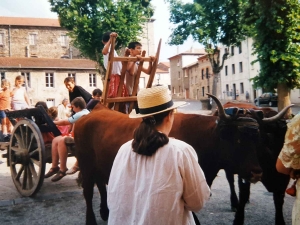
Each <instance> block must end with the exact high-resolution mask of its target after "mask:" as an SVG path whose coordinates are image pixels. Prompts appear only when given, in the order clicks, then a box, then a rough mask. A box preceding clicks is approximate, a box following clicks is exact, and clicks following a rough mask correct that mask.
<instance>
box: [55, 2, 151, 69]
mask: <svg viewBox="0 0 300 225" xmlns="http://www.w3.org/2000/svg"><path fill="white" fill-rule="evenodd" d="M150 1H151V0H118V1H115V0H49V2H50V4H51V10H52V11H53V12H56V13H57V14H58V16H59V21H60V24H61V26H62V27H65V28H66V29H67V30H69V35H70V36H71V37H72V39H73V40H74V46H75V47H77V48H78V49H79V50H80V51H81V52H82V54H83V55H84V56H85V57H88V58H90V59H92V60H95V61H97V62H98V63H100V65H102V54H101V51H102V48H103V43H102V35H103V34H104V33H105V32H108V31H114V32H117V33H118V38H117V43H116V49H119V48H121V47H125V46H126V45H127V43H128V42H129V41H132V40H137V37H138V36H141V35H142V30H143V24H145V22H146V21H147V20H148V19H149V18H150V17H151V16H152V14H153V8H152V6H151V5H150Z"/></svg>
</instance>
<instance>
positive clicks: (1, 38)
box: [0, 33, 4, 45]
mask: <svg viewBox="0 0 300 225" xmlns="http://www.w3.org/2000/svg"><path fill="white" fill-rule="evenodd" d="M0 45H4V33H0Z"/></svg>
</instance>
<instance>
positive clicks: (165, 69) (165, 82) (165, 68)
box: [153, 62, 171, 91]
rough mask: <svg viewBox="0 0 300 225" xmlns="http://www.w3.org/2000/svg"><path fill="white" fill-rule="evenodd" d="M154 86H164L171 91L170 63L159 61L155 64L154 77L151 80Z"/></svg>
mask: <svg viewBox="0 0 300 225" xmlns="http://www.w3.org/2000/svg"><path fill="white" fill-rule="evenodd" d="M153 85H154V86H166V87H168V88H169V90H170V91H171V79H170V63H169V62H160V63H158V64H157V69H156V72H155V78H154V81H153Z"/></svg>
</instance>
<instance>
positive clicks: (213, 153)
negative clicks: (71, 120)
mask: <svg viewBox="0 0 300 225" xmlns="http://www.w3.org/2000/svg"><path fill="white" fill-rule="evenodd" d="M212 97H213V98H214V100H215V101H217V105H218V107H219V112H221V113H220V116H203V115H193V114H181V113H176V114H175V119H174V124H173V128H172V130H171V133H170V136H173V137H175V138H178V139H180V140H183V141H185V142H187V143H189V144H190V145H192V146H193V147H194V149H195V150H196V152H197V154H198V157H199V163H200V165H201V167H202V169H203V171H204V173H205V176H206V179H207V183H208V184H209V185H211V184H212V181H213V180H214V178H215V176H216V174H217V172H218V171H219V169H220V168H221V167H220V163H221V164H223V163H225V164H228V165H232V167H234V168H235V169H237V170H238V171H239V175H240V176H241V177H242V178H243V179H247V180H251V181H253V182H256V181H258V180H260V178H261V168H260V166H259V164H258V161H257V156H256V149H258V148H259V145H260V144H261V143H260V136H259V132H258V124H257V122H256V120H255V119H252V118H237V119H231V118H230V117H229V116H228V115H226V114H225V112H224V110H223V111H222V109H223V108H222V105H221V103H220V102H219V101H218V99H216V98H215V97H214V96H212ZM140 122H141V120H140V119H129V118H128V115H124V114H121V113H119V112H115V111H111V110H108V109H107V108H105V107H103V106H102V105H100V104H99V105H97V106H96V108H95V109H94V110H93V111H92V112H91V113H90V114H89V115H86V116H84V117H82V118H81V119H80V120H78V122H77V124H76V129H75V143H76V155H77V158H78V162H79V166H80V169H81V174H82V186H83V194H84V197H85V200H86V205H87V208H86V224H96V220H95V215H94V212H93V208H92V198H93V187H94V183H96V185H97V186H98V189H99V191H100V195H101V204H100V214H101V217H102V219H104V220H107V218H108V209H107V202H106V200H107V195H106V187H105V184H107V183H108V180H109V174H110V171H111V167H112V164H113V161H114V158H115V156H116V154H117V152H118V150H119V148H120V146H121V145H122V144H123V143H125V142H127V141H128V140H130V139H131V138H132V137H133V130H134V129H135V128H136V127H137V126H138V125H139V123H140ZM249 137H251V139H249Z"/></svg>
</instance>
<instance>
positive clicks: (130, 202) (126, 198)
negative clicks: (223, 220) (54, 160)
mask: <svg viewBox="0 0 300 225" xmlns="http://www.w3.org/2000/svg"><path fill="white" fill-rule="evenodd" d="M131 143H132V141H129V142H127V143H125V144H124V145H123V146H121V148H120V150H119V152H118V154H117V156H116V158H115V160H114V163H113V167H112V170H111V173H110V178H109V184H108V191H107V194H108V196H107V197H108V198H107V202H108V208H109V219H108V224H109V225H112V224H114V225H119V224H122V225H141V224H142V225H153V224H155V225H176V224H178V225H179V224H180V225H187V224H195V222H194V219H193V216H192V213H191V211H190V210H192V211H199V210H200V209H201V208H202V207H203V206H204V203H205V202H206V201H207V200H208V198H209V196H210V190H209V187H208V186H207V183H206V180H205V177H204V174H203V171H202V169H201V168H200V166H199V164H198V160H197V154H196V152H195V150H194V149H193V148H192V147H191V146H190V145H188V144H186V143H185V142H182V141H179V140H176V139H170V140H169V143H168V144H166V145H165V146H163V147H161V148H160V149H158V150H157V152H156V153H155V154H154V155H152V156H144V155H140V154H137V153H135V152H133V151H132V148H131Z"/></svg>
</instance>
